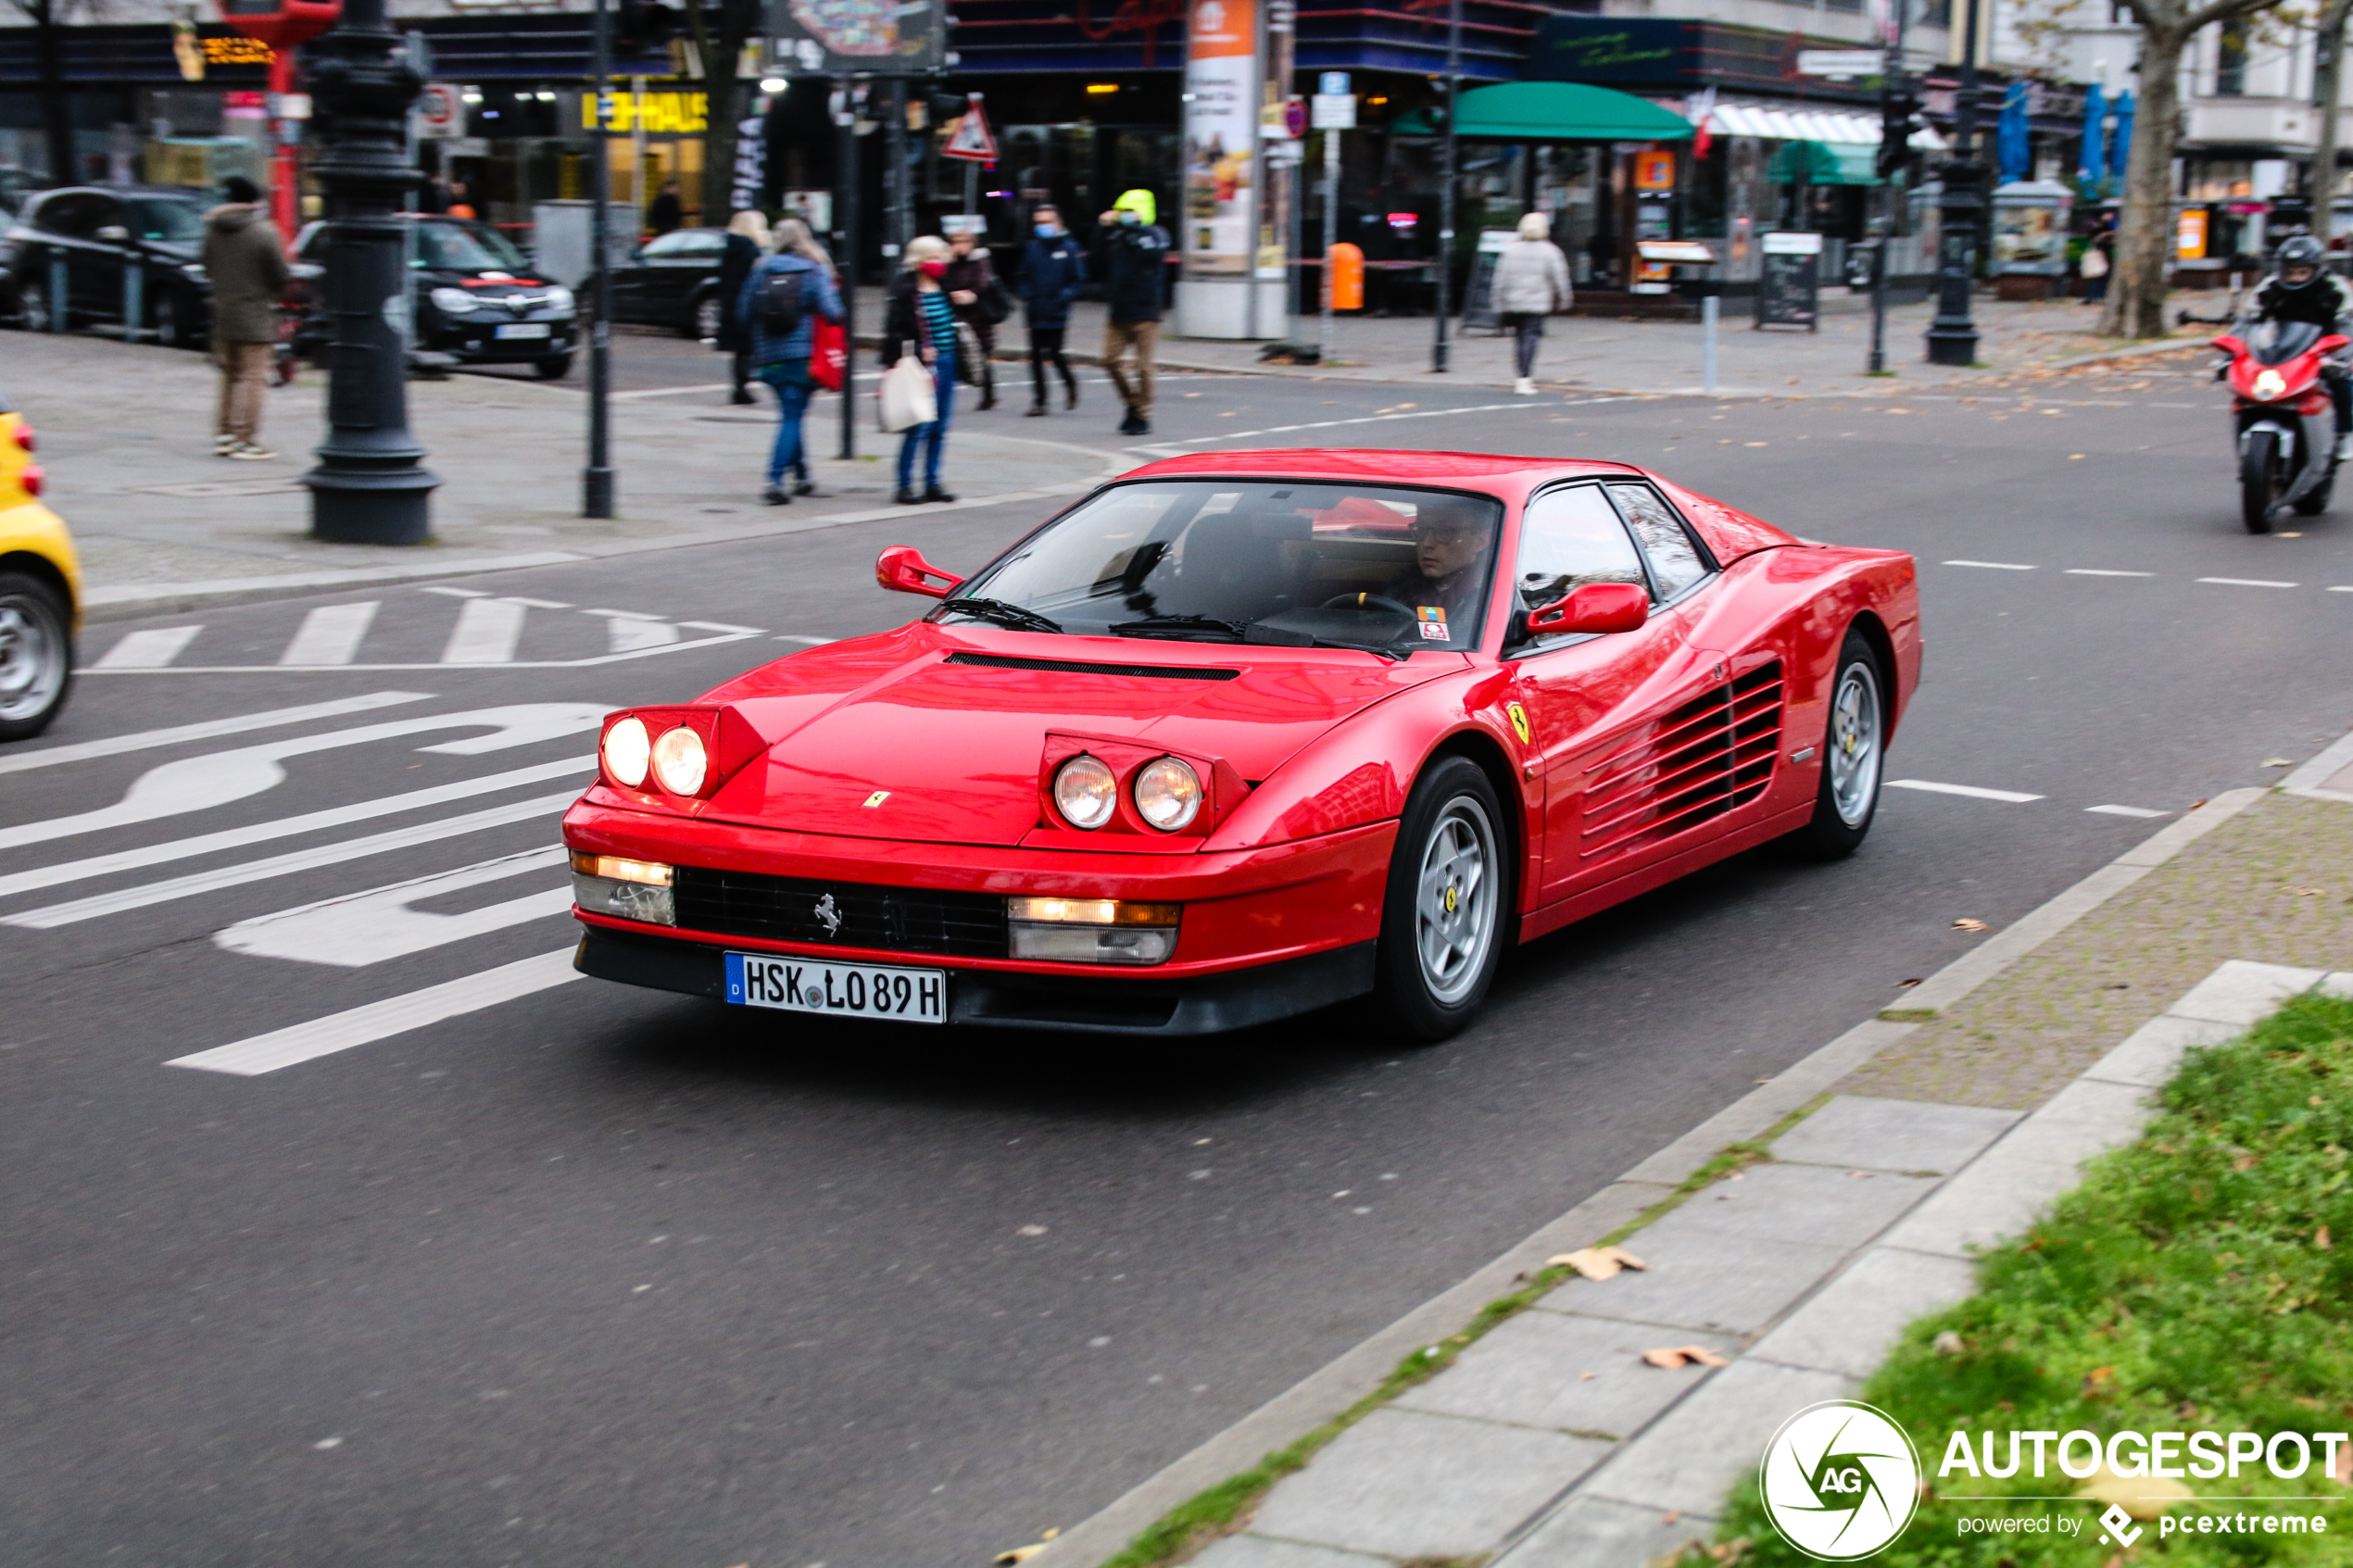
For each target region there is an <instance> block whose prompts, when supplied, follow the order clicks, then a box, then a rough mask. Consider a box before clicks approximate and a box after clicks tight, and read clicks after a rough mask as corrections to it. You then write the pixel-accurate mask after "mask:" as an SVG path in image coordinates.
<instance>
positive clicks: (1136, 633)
mask: <svg viewBox="0 0 2353 1568" xmlns="http://www.w3.org/2000/svg"><path fill="white" fill-rule="evenodd" d="M1104 630H1105V631H1108V632H1109V633H1111V634H1112V635H1113V636H1114V637H1162V636H1176V637H1182V636H1186V635H1189V634H1191V633H1202V632H1207V633H1214V634H1216V635H1221V636H1226V637H1231V638H1233V639H1235V640H1236V641H1239V640H1240V639H1241V637H1242V636H1243V635H1244V633H1245V632H1246V630H1247V628H1245V627H1244V626H1243V625H1242V623H1241V622H1240V621H1221V620H1219V619H1218V618H1217V617H1216V616H1214V615H1166V614H1164V613H1162V612H1161V611H1159V610H1154V611H1153V612H1152V613H1151V614H1150V615H1148V616H1145V617H1144V618H1143V619H1142V620H1140V621H1114V622H1113V623H1112V624H1111V625H1110V626H1107V627H1105V628H1104Z"/></svg>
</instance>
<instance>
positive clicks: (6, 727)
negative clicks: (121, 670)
mask: <svg viewBox="0 0 2353 1568" xmlns="http://www.w3.org/2000/svg"><path fill="white" fill-rule="evenodd" d="M67 625H68V621H67V618H66V608H65V606H64V605H63V604H62V603H60V602H59V601H58V598H57V592H56V590H54V589H52V588H51V587H49V585H48V584H46V583H42V582H40V581H38V580H37V579H34V578H31V577H27V576H24V575H22V574H21V573H19V572H14V571H0V741H10V740H24V739H26V738H27V737H29V736H32V735H37V734H40V733H41V732H42V731H44V730H45V729H47V728H48V727H49V721H51V720H53V719H55V718H56V717H57V714H58V713H59V712H60V711H62V710H63V709H64V708H65V705H66V693H67V691H68V690H69V688H70V687H71V685H72V683H73V643H72V639H71V637H70V635H69V633H68V632H67V629H66V628H67Z"/></svg>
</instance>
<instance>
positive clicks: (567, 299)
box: [547, 283, 573, 316]
mask: <svg viewBox="0 0 2353 1568" xmlns="http://www.w3.org/2000/svg"><path fill="white" fill-rule="evenodd" d="M572 307H573V298H572V291H571V290H570V289H568V288H565V287H564V286H563V285H562V284H561V283H559V284H557V285H556V286H555V287H554V288H551V289H549V290H548V291H547V308H548V309H550V310H553V311H556V312H558V313H559V314H560V315H565V316H569V315H571V314H572Z"/></svg>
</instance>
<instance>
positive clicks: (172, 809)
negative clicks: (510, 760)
mask: <svg viewBox="0 0 2353 1568" xmlns="http://www.w3.org/2000/svg"><path fill="white" fill-rule="evenodd" d="M610 711H611V709H610V706H609V705H606V704H602V703H581V702H526V703H516V704H513V705H510V706H508V707H504V708H478V709H472V710H470V711H467V712H463V713H437V714H434V715H431V716H429V717H427V718H422V719H399V720H395V721H392V722H390V723H384V724H363V725H360V726H359V727H358V728H356V729H349V730H331V731H329V732H328V733H327V734H320V735H303V736H299V737H296V739H293V740H277V741H270V742H268V743H266V744H264V745H261V746H243V747H240V748H239V749H237V750H234V751H213V752H207V753H206V754H205V755H203V756H201V757H183V758H182V759H179V760H178V761H176V762H165V763H162V764H160V765H159V766H157V767H153V768H150V769H148V770H147V771H145V772H144V773H142V774H140V775H139V776H138V777H137V778H135V779H133V780H132V782H131V787H130V788H129V789H127V790H125V791H124V792H123V795H122V798H121V799H120V801H118V802H116V803H115V804H114V805H112V806H104V807H100V808H99V809H96V810H94V811H82V812H77V813H75V814H74V815H72V816H69V817H52V818H49V819H48V820H46V821H44V822H26V823H23V824H21V825H20V826H17V827H12V828H0V849H17V848H21V847H24V846H26V845H29V844H45V843H47V842H48V841H49V840H51V839H53V838H67V837H70V836H72V835H73V834H84V833H96V832H100V831H102V830H104V829H107V828H116V827H123V826H127V825H129V824H131V823H133V822H154V821H155V820H157V818H159V817H174V816H179V815H182V813H185V812H189V811H202V810H206V809H209V808H211V807H214V806H225V805H228V804H229V803H230V802H232V801H235V800H243V799H245V797H248V796H254V795H259V794H262V793H263V792H265V791H267V790H271V789H275V788H276V787H277V786H278V785H279V784H283V783H284V782H285V778H286V770H285V768H284V766H283V759H286V758H288V757H301V756H305V755H308V754H309V753H311V752H316V751H332V750H335V749H338V748H341V747H344V746H359V745H363V744H365V743H367V742H370V741H378V740H388V739H391V738H393V737H395V736H398V735H411V734H419V733H421V732H423V731H428V730H447V729H462V728H472V727H477V726H487V727H488V728H489V730H490V733H489V734H486V735H470V736H468V737H466V738H465V739H463V740H453V741H444V742H442V743H441V744H440V745H438V746H419V747H418V748H417V749H418V750H419V751H422V752H426V753H438V754H440V755H443V756H449V757H472V756H477V755H479V754H481V753H483V752H485V751H498V750H502V749H504V748H506V747H509V746H532V745H535V744H537V743H538V742H540V741H545V740H557V739H560V738H561V737H563V736H565V735H573V734H580V733H581V732H582V731H584V730H594V729H598V728H601V727H602V726H603V724H604V721H605V715H606V714H607V713H608V712H610Z"/></svg>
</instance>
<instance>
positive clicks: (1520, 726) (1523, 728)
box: [1504, 702, 1528, 746]
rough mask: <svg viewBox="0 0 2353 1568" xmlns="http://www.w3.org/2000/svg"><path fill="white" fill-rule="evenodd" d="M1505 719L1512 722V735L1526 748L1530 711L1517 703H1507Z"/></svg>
mask: <svg viewBox="0 0 2353 1568" xmlns="http://www.w3.org/2000/svg"><path fill="white" fill-rule="evenodd" d="M1504 717H1505V718H1507V719H1509V720H1510V721H1512V734H1516V735H1517V736H1518V737H1519V744H1520V745H1522V746H1526V745H1527V744H1528V709H1525V708H1522V707H1521V706H1520V705H1519V704H1518V703H1516V702H1507V703H1505V704H1504Z"/></svg>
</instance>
